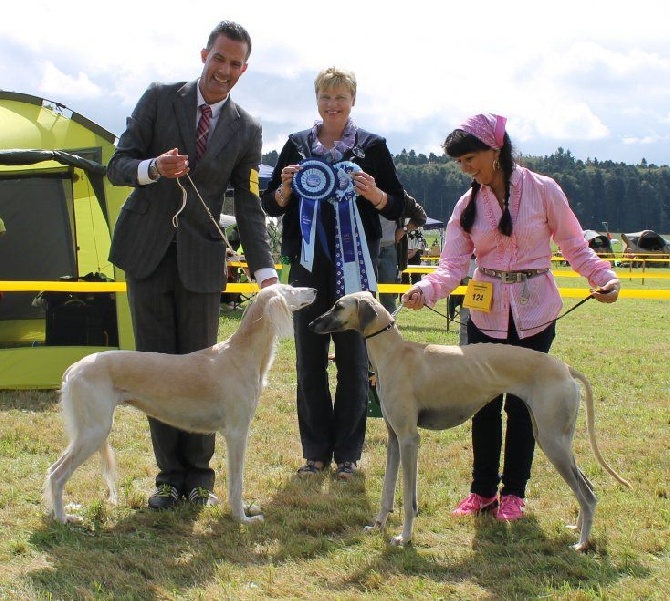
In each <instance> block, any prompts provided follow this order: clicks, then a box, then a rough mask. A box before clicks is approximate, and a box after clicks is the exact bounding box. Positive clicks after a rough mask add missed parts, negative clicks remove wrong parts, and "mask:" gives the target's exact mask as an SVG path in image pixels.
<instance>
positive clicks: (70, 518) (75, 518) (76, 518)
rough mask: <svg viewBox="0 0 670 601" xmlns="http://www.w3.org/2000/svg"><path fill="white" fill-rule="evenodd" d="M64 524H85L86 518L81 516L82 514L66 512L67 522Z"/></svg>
mask: <svg viewBox="0 0 670 601" xmlns="http://www.w3.org/2000/svg"><path fill="white" fill-rule="evenodd" d="M63 523H64V524H83V523H84V518H83V517H81V516H80V515H74V514H73V513H66V514H65V522H63Z"/></svg>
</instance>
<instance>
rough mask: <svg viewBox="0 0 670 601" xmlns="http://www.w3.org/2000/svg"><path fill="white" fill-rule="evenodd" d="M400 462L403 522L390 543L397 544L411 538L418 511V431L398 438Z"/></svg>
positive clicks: (405, 542) (408, 540)
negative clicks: (400, 529)
mask: <svg viewBox="0 0 670 601" xmlns="http://www.w3.org/2000/svg"><path fill="white" fill-rule="evenodd" d="M399 449H400V463H401V465H402V484H403V486H402V490H403V495H402V499H403V505H404V508H403V509H404V518H405V521H404V524H403V527H402V534H400V535H399V536H394V537H393V538H392V539H391V543H392V544H394V545H398V546H403V545H406V544H408V543H409V542H410V541H411V540H412V529H413V526H414V518H415V517H416V516H417V515H418V513H419V501H418V495H417V480H418V476H417V472H418V469H419V433H418V432H417V431H414V432H408V433H407V434H404V435H403V436H402V437H400V439H399Z"/></svg>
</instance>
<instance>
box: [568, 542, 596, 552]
mask: <svg viewBox="0 0 670 601" xmlns="http://www.w3.org/2000/svg"><path fill="white" fill-rule="evenodd" d="M572 548H573V549H574V550H575V551H577V552H579V553H587V552H588V551H592V550H595V548H596V546H595V544H594V543H593V542H591V541H586V542H585V543H576V544H574V545H572Z"/></svg>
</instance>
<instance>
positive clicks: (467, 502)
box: [451, 492, 498, 517]
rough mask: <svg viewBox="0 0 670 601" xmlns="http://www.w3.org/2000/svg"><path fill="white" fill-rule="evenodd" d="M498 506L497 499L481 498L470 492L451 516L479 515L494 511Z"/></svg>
mask: <svg viewBox="0 0 670 601" xmlns="http://www.w3.org/2000/svg"><path fill="white" fill-rule="evenodd" d="M497 506H498V497H482V496H480V495H478V494H477V493H474V492H471V493H470V494H469V495H468V496H467V497H465V499H463V500H462V501H461V502H460V503H459V504H458V507H456V509H454V510H453V511H452V512H451V515H455V516H458V517H461V516H465V515H479V514H480V513H484V512H485V511H491V510H494V509H495V508H496V507H497Z"/></svg>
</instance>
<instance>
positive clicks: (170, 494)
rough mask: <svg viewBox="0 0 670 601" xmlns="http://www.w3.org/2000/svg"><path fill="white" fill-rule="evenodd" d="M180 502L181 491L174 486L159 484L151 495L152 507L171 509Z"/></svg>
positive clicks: (150, 503)
mask: <svg viewBox="0 0 670 601" xmlns="http://www.w3.org/2000/svg"><path fill="white" fill-rule="evenodd" d="M177 503H179V493H178V492H177V489H176V488H175V487H174V486H170V485H169V484H159V485H158V486H157V487H156V490H154V492H153V494H152V495H151V496H150V497H149V507H151V509H170V508H172V507H174V506H175V505H176V504H177Z"/></svg>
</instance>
